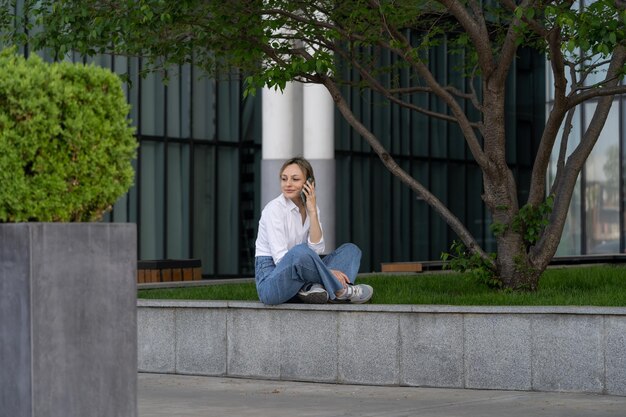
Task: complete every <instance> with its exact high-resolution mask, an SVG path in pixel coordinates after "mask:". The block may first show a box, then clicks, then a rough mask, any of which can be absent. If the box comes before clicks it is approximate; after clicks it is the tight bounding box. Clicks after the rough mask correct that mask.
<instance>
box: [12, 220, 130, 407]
mask: <svg viewBox="0 0 626 417" xmlns="http://www.w3.org/2000/svg"><path fill="white" fill-rule="evenodd" d="M136 265H137V258H136V232H135V225H133V224H110V223H109V224H100V223H65V224H64V223H21V224H2V225H0V404H2V406H1V411H0V414H2V415H3V416H4V415H6V416H11V417H27V416H28V417H44V416H45V417H68V416H80V417H88V416H107V417H115V416H124V417H127V416H130V417H133V416H137V400H136V390H137V373H136V371H137V356H136V354H137V350H136V349H137V347H136V346H137V327H136Z"/></svg>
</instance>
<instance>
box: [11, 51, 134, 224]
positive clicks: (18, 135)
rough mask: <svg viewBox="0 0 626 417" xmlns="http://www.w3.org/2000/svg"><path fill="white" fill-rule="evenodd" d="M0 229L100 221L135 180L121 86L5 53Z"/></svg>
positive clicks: (84, 71) (87, 70)
mask: <svg viewBox="0 0 626 417" xmlns="http://www.w3.org/2000/svg"><path fill="white" fill-rule="evenodd" d="M0 74H2V76H1V77H0V184H1V185H0V222H26V221H44V222H47V221H54V222H57V221H90V220H96V219H99V218H100V217H101V216H102V214H103V213H104V212H105V211H106V210H108V209H109V208H110V207H111V205H112V204H113V203H114V202H115V201H116V200H117V199H118V198H119V197H120V196H121V195H123V194H124V193H125V192H126V191H128V189H129V188H130V186H131V185H132V181H133V178H134V171H133V168H132V159H133V158H134V156H135V151H136V147H137V144H136V140H135V138H134V135H133V132H134V129H133V128H132V127H131V126H130V122H129V120H128V119H127V115H128V112H129V105H128V104H127V102H126V98H125V96H124V93H123V91H122V88H121V80H120V79H119V77H117V76H116V75H115V74H113V73H112V72H110V71H108V70H106V69H104V68H98V67H95V66H85V65H82V64H72V63H68V62H60V63H54V64H48V63H45V62H43V60H41V59H40V58H39V57H37V56H31V57H30V58H29V59H25V58H24V57H23V56H20V55H16V54H15V52H14V50H11V49H7V50H4V51H2V52H0Z"/></svg>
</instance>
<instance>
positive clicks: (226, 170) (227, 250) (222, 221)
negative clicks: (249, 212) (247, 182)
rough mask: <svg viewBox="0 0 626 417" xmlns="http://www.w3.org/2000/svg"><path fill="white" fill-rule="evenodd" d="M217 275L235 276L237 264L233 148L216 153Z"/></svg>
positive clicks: (236, 169)
mask: <svg viewBox="0 0 626 417" xmlns="http://www.w3.org/2000/svg"><path fill="white" fill-rule="evenodd" d="M217 152H218V153H217V161H216V162H217V169H218V170H217V175H218V178H219V180H218V181H217V195H216V198H217V200H216V206H217V230H216V231H217V251H216V254H217V259H216V260H217V273H218V274H237V273H238V272H239V271H238V265H239V225H240V219H239V158H238V154H237V149H234V148H218V151H217Z"/></svg>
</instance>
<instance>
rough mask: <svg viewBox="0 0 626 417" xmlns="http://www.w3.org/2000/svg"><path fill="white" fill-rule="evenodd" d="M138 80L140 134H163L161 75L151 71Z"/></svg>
mask: <svg viewBox="0 0 626 417" xmlns="http://www.w3.org/2000/svg"><path fill="white" fill-rule="evenodd" d="M139 82H140V83H141V134H142V135H145V136H163V135H164V134H165V129H164V124H165V119H164V117H163V116H164V105H165V87H164V85H163V77H162V76H161V75H160V74H159V73H154V72H153V73H150V74H148V75H147V76H146V77H145V78H144V79H142V80H140V81H139Z"/></svg>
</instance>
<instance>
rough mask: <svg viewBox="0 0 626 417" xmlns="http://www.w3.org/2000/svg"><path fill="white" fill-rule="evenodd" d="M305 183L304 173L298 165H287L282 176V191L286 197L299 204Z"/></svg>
mask: <svg viewBox="0 0 626 417" xmlns="http://www.w3.org/2000/svg"><path fill="white" fill-rule="evenodd" d="M305 181H306V178H304V172H302V169H300V167H299V166H298V165H296V164H291V165H287V166H286V167H285V169H284V170H283V172H282V173H281V174H280V190H281V191H282V193H283V195H284V196H285V197H287V198H289V199H291V200H294V201H295V202H297V201H299V200H300V191H302V187H304V182H305Z"/></svg>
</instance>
